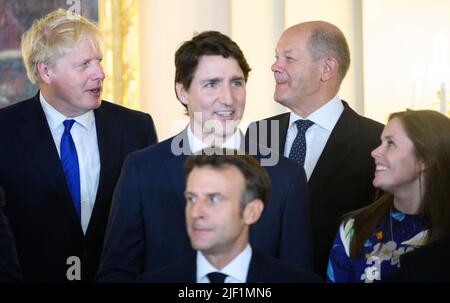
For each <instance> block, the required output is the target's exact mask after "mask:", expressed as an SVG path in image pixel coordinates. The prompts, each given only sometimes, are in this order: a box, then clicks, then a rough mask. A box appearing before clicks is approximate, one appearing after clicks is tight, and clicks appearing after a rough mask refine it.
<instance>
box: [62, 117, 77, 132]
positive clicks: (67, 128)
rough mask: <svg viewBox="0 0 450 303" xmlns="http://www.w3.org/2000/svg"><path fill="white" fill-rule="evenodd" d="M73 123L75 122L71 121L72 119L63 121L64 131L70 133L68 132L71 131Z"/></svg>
mask: <svg viewBox="0 0 450 303" xmlns="http://www.w3.org/2000/svg"><path fill="white" fill-rule="evenodd" d="M74 123H75V120H73V119H67V120H64V122H63V124H64V130H65V131H66V132H70V130H71V129H72V126H73V124H74Z"/></svg>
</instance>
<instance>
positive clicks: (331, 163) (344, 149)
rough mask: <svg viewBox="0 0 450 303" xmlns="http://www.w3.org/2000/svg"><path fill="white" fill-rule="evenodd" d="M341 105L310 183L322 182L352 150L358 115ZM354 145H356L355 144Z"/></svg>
mask: <svg viewBox="0 0 450 303" xmlns="http://www.w3.org/2000/svg"><path fill="white" fill-rule="evenodd" d="M343 104H344V107H345V108H344V111H343V112H342V114H341V117H339V120H338V121H337V123H336V126H335V127H334V129H333V131H332V132H331V135H330V137H329V138H328V141H327V143H326V145H325V147H324V149H323V151H322V154H321V155H320V158H319V160H318V161H317V164H316V167H315V168H314V171H313V173H312V175H311V178H310V180H309V182H310V183H311V182H314V181H315V180H316V179H318V180H323V178H324V177H327V176H329V175H331V174H332V173H333V172H336V171H337V169H338V168H339V166H340V165H341V164H342V163H343V162H344V160H345V159H346V158H347V157H348V155H349V154H350V153H351V151H352V149H353V146H354V145H353V144H352V143H353V142H355V141H356V140H355V138H354V137H355V136H357V135H358V133H359V127H358V119H357V117H358V115H357V114H356V113H355V112H354V111H353V110H352V109H350V107H349V106H348V104H347V103H346V102H344V101H343ZM355 143H356V144H357V142H355Z"/></svg>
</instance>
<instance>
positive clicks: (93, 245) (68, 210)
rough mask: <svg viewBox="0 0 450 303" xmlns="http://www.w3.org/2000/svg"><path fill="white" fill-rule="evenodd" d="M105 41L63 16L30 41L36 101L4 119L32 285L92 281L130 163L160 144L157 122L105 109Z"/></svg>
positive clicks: (11, 188)
mask: <svg viewBox="0 0 450 303" xmlns="http://www.w3.org/2000/svg"><path fill="white" fill-rule="evenodd" d="M99 39H100V32H99V29H98V28H97V27H96V25H95V24H93V23H92V22H90V21H89V20H87V19H86V18H84V17H82V16H79V15H76V14H73V13H72V12H70V11H65V10H62V9H59V10H57V11H54V12H53V13H50V14H49V15H47V16H45V17H44V18H42V19H40V20H36V21H35V22H34V23H33V26H32V27H31V28H30V29H29V30H28V31H26V32H25V34H24V36H23V38H22V53H23V58H24V62H25V66H26V69H27V73H28V77H29V78H30V80H31V81H32V82H33V83H37V84H38V85H39V88H40V91H39V92H38V93H37V94H36V96H35V97H33V98H31V99H29V100H25V101H22V102H19V103H17V104H15V105H12V106H9V107H7V108H4V109H2V110H0V138H1V141H2V142H3V143H2V148H1V149H0V184H2V185H3V188H4V190H5V195H6V199H7V201H8V203H7V205H6V209H5V212H6V215H7V217H8V219H9V221H10V226H11V229H12V230H13V232H14V236H15V241H16V247H17V253H18V256H19V262H20V265H21V269H22V273H23V277H24V280H25V281H26V282H63V281H69V280H82V281H93V279H94V276H95V273H96V272H97V269H98V262H99V257H100V252H101V249H102V246H103V238H104V233H105V229H106V223H107V220H108V214H109V209H110V205H111V199H112V193H113V190H114V187H115V185H116V181H117V179H118V177H119V174H120V169H121V167H122V163H123V160H124V158H125V156H126V155H127V154H128V153H129V152H131V151H134V150H137V149H140V148H144V147H146V146H149V145H151V144H153V143H156V141H157V138H156V132H155V129H154V125H153V121H152V119H151V117H150V116H149V115H148V114H144V113H141V112H137V111H132V110H129V109H126V108H124V107H121V106H118V105H115V104H112V103H109V102H106V101H102V99H101V92H102V83H103V79H104V78H105V75H104V73H103V69H102V67H101V64H100V62H101V60H102V52H101V49H100V42H99Z"/></svg>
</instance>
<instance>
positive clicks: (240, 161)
mask: <svg viewBox="0 0 450 303" xmlns="http://www.w3.org/2000/svg"><path fill="white" fill-rule="evenodd" d="M204 166H208V167H211V168H215V169H222V168H225V167H229V166H232V167H236V168H237V169H238V170H239V171H240V172H241V173H242V175H243V176H244V179H245V193H244V196H243V197H242V199H241V209H244V207H245V205H246V204H247V203H249V202H251V201H253V200H254V199H260V200H261V201H262V202H263V203H264V205H266V204H267V203H268V202H269V200H270V197H271V194H272V185H271V181H270V177H269V175H268V174H267V172H266V170H265V169H264V168H263V167H262V166H261V165H259V162H258V161H257V160H256V159H255V158H253V157H252V156H249V155H247V154H242V153H241V152H238V151H236V150H229V149H220V148H208V149H205V150H203V151H202V153H201V154H196V155H191V156H189V157H188V158H187V160H186V162H185V164H184V168H185V170H186V177H188V176H189V174H190V173H191V171H192V170H193V169H194V168H196V167H204Z"/></svg>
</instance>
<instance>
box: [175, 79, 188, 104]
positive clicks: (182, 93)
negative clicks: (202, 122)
mask: <svg viewBox="0 0 450 303" xmlns="http://www.w3.org/2000/svg"><path fill="white" fill-rule="evenodd" d="M175 90H176V92H177V97H178V100H180V102H181V103H183V104H184V105H187V104H188V99H187V92H186V89H184V85H183V84H181V83H179V82H177V83H175Z"/></svg>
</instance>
